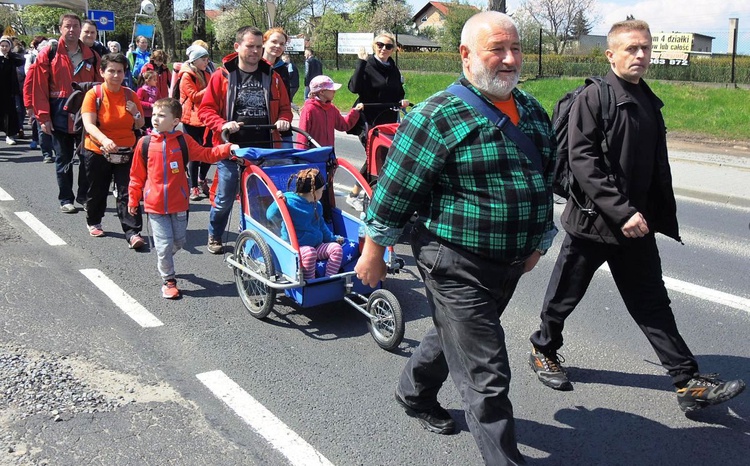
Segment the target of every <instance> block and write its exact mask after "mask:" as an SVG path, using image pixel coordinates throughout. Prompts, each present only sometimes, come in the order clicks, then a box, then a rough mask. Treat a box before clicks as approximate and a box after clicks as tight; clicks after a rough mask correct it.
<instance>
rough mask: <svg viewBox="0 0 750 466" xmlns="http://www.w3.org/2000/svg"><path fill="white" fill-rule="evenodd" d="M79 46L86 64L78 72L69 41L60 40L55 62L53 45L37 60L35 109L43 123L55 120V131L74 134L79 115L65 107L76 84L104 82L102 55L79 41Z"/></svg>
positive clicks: (42, 51) (34, 85)
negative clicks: (68, 47) (67, 43)
mask: <svg viewBox="0 0 750 466" xmlns="http://www.w3.org/2000/svg"><path fill="white" fill-rule="evenodd" d="M78 47H80V49H81V51H82V52H83V61H82V62H81V64H80V65H79V66H78V68H77V69H74V68H73V62H72V61H70V57H68V49H67V48H66V46H65V40H63V38H62V37H60V40H59V41H58V44H57V52H55V57H54V58H53V60H52V62H51V63H50V61H49V51H50V46H47V47H45V48H43V49H42V50H41V51H40V52H39V55H37V57H36V69H35V70H34V73H33V80H34V81H33V83H32V84H31V86H32V87H31V94H32V95H31V104H32V107H34V112H35V114H36V118H37V120H39V123H40V124H41V123H47V122H49V121H52V125H53V127H54V129H55V130H57V131H63V132H66V133H71V134H72V133H73V132H74V131H73V121H74V117H75V115H71V114H69V113H68V112H66V111H65V110H63V106H64V105H65V101H66V100H67V99H68V97H69V96H70V94H71V93H72V92H73V85H72V83H73V82H77V83H85V82H93V81H96V82H102V81H103V79H102V76H101V75H100V74H99V63H100V59H99V55H98V54H97V53H96V52H94V51H93V50H91V49H90V48H89V47H87V46H86V45H84V44H83V42H81V41H80V40H79V41H78Z"/></svg>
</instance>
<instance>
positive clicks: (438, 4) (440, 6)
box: [411, 2, 479, 22]
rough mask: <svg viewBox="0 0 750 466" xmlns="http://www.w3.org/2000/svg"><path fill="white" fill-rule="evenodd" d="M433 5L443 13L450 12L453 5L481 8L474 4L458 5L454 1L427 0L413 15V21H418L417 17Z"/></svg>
mask: <svg viewBox="0 0 750 466" xmlns="http://www.w3.org/2000/svg"><path fill="white" fill-rule="evenodd" d="M431 6H432V7H435V9H436V10H438V11H439V12H440V13H442V14H443V15H446V14H448V11H449V10H450V9H451V7H453V6H462V7H470V8H474V9H475V10H477V11H479V8H477V7H475V6H473V5H456V4H453V3H444V2H427V3H426V4H425V5H424V6H423V7H422V8H420V9H419V11H417V13H416V14H415V15H414V16H412V18H411V19H412V21H414V22H416V21H417V18H419V17H420V16H422V15H423V14H424V13H425V11H427V9H428V8H429V7H431Z"/></svg>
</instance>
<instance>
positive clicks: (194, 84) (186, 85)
mask: <svg viewBox="0 0 750 466" xmlns="http://www.w3.org/2000/svg"><path fill="white" fill-rule="evenodd" d="M199 72H200V73H203V79H204V84H201V82H200V79H198V75H197V74H196V73H195V72H194V71H193V70H192V69H191V68H190V66H188V65H187V64H183V66H182V68H180V74H179V76H180V103H181V104H182V122H183V123H185V124H186V125H190V126H205V125H204V124H203V123H202V122H201V119H200V118H199V117H198V107H199V106H200V104H201V101H202V100H203V94H205V93H206V89H207V87H206V86H207V85H208V80H209V79H211V73H209V72H208V71H202V72H201V71H199Z"/></svg>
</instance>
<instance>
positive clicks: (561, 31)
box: [521, 0, 596, 54]
mask: <svg viewBox="0 0 750 466" xmlns="http://www.w3.org/2000/svg"><path fill="white" fill-rule="evenodd" d="M595 3H596V0H521V5H522V8H523V9H524V10H525V11H526V12H528V14H529V15H530V16H531V17H532V18H533V19H534V20H535V21H536V22H538V23H539V24H541V25H542V27H543V29H544V35H545V36H546V37H547V39H548V40H549V42H551V44H552V50H553V52H554V53H556V54H562V53H563V52H564V51H565V47H566V46H567V44H568V42H570V39H571V38H570V32H571V30H572V27H573V24H574V22H575V18H576V15H578V14H579V13H580V14H582V15H584V18H585V15H586V12H589V11H593V10H594V4H595ZM592 21H594V22H596V21H595V18H592Z"/></svg>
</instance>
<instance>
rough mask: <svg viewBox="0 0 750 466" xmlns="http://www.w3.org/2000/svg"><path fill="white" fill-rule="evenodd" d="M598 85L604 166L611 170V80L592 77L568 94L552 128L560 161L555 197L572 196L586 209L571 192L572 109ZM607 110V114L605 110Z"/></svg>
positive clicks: (555, 113) (558, 106) (559, 105)
mask: <svg viewBox="0 0 750 466" xmlns="http://www.w3.org/2000/svg"><path fill="white" fill-rule="evenodd" d="M592 84H593V85H597V86H598V87H599V98H600V101H601V105H600V107H599V116H600V117H601V126H600V127H599V129H600V130H601V131H602V152H603V153H604V163H605V165H606V166H607V167H608V168H609V159H608V158H607V153H608V152H609V142H608V141H609V138H608V137H609V136H610V134H609V133H610V132H611V130H612V119H613V118H614V114H615V104H614V98H613V97H612V95H611V93H612V90H611V87H612V86H610V85H609V83H608V82H607V81H605V80H604V78H602V77H601V76H592V77H590V78H586V82H585V84H583V85H582V86H578V87H577V88H575V89H573V90H572V91H570V92H568V93H567V94H565V95H564V96H563V97H562V98H561V99H560V100H559V101H557V104H555V109H554V111H553V112H552V125H553V127H554V129H555V138H556V139H557V161H556V162H555V173H554V179H553V180H552V190H553V191H554V193H555V194H557V195H558V196H560V197H563V198H565V199H568V198H570V197H572V198H573V201H574V202H575V203H576V204H577V205H578V207H579V208H582V203H581V202H579V201H578V199H576V198H575V196H574V195H573V193H572V191H571V186H572V184H573V173H572V172H571V171H570V160H569V157H570V154H569V147H568V120H569V118H570V109H571V107H573V102H575V100H576V98H577V97H578V96H579V95H580V94H581V92H583V90H584V89H586V88H587V87H588V86H589V85H592ZM605 109H606V111H605Z"/></svg>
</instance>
